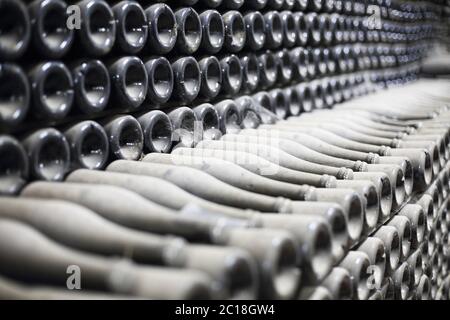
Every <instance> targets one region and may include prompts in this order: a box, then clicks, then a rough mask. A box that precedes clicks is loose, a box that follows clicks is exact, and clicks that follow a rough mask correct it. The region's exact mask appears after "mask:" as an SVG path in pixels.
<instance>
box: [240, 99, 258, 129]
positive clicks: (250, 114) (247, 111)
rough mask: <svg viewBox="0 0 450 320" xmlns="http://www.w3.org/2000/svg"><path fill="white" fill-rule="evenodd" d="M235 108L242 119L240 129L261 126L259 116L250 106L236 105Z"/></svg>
mask: <svg viewBox="0 0 450 320" xmlns="http://www.w3.org/2000/svg"><path fill="white" fill-rule="evenodd" d="M236 106H237V108H238V111H239V113H240V117H241V119H242V122H241V127H242V128H248V129H254V128H257V127H258V126H259V125H260V124H261V122H262V119H261V116H260V115H259V113H258V112H257V110H256V109H255V108H253V107H252V105H251V104H241V103H236Z"/></svg>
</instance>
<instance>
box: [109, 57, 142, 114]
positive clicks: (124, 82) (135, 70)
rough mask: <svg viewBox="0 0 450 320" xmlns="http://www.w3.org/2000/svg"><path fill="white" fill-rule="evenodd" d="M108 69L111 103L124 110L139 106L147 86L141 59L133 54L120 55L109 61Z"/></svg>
mask: <svg viewBox="0 0 450 320" xmlns="http://www.w3.org/2000/svg"><path fill="white" fill-rule="evenodd" d="M108 71H109V76H110V81H111V89H112V90H111V93H112V97H113V98H114V100H111V103H112V104H116V105H118V106H119V107H120V108H121V109H124V110H133V109H137V108H138V107H140V106H141V104H142V103H143V102H144V100H145V97H146V95H147V88H148V75H147V70H146V68H145V65H144V63H143V62H142V60H141V59H139V58H138V57H135V56H129V57H122V58H119V59H116V60H113V61H111V62H110V63H109V64H108ZM113 101H114V102H113Z"/></svg>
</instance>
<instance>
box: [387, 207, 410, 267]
mask: <svg viewBox="0 0 450 320" xmlns="http://www.w3.org/2000/svg"><path fill="white" fill-rule="evenodd" d="M388 226H392V227H395V228H396V229H397V232H398V236H399V238H400V262H403V261H406V259H407V257H408V256H409V252H410V250H411V243H412V236H413V234H412V229H411V222H410V220H409V219H408V218H407V217H405V216H395V217H393V218H392V220H391V221H389V223H388Z"/></svg>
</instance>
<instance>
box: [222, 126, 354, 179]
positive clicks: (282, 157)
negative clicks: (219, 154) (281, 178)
mask: <svg viewBox="0 0 450 320" xmlns="http://www.w3.org/2000/svg"><path fill="white" fill-rule="evenodd" d="M221 140H222V141H223V145H224V146H225V145H227V146H228V147H229V148H232V145H235V147H236V148H235V149H234V150H240V151H244V150H245V149H247V150H250V151H248V152H251V153H255V154H256V155H259V156H261V157H264V158H265V159H267V160H269V161H272V162H276V163H278V164H279V165H281V166H283V167H286V168H289V169H293V170H298V171H303V172H309V173H315V174H329V175H334V176H336V177H337V178H339V179H351V177H352V172H351V170H349V169H346V168H339V169H338V168H335V167H331V166H325V165H320V164H316V163H313V162H310V161H307V160H302V159H301V158H299V157H298V155H299V153H297V157H296V156H293V155H291V154H290V153H288V152H286V151H284V149H286V150H287V149H288V148H287V145H289V147H292V146H293V144H292V143H290V142H288V141H284V144H285V146H284V147H280V146H278V145H276V147H274V146H271V145H270V144H271V143H273V144H276V143H277V142H280V143H283V141H282V140H281V141H280V140H277V139H276V138H274V139H273V140H270V139H269V138H268V137H264V136H262V135H261V136H249V135H247V136H242V135H238V134H226V135H224V136H223V137H222V139H221ZM217 145H219V144H217ZM246 146H247V148H246ZM254 151H256V152H254Z"/></svg>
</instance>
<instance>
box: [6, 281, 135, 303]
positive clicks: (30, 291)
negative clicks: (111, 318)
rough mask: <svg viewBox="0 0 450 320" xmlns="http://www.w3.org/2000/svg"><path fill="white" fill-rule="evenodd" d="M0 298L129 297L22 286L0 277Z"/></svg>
mask: <svg viewBox="0 0 450 320" xmlns="http://www.w3.org/2000/svg"><path fill="white" fill-rule="evenodd" d="M0 298H1V299H4V300H59V299H65V300H114V299H127V298H130V296H127V297H126V296H121V295H115V294H108V293H97V292H95V291H87V290H84V292H83V293H76V292H72V291H69V290H67V289H55V288H53V287H47V286H29V285H24V284H23V283H19V282H17V281H14V280H11V279H7V278H5V277H1V278H0ZM134 298H136V297H134Z"/></svg>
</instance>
